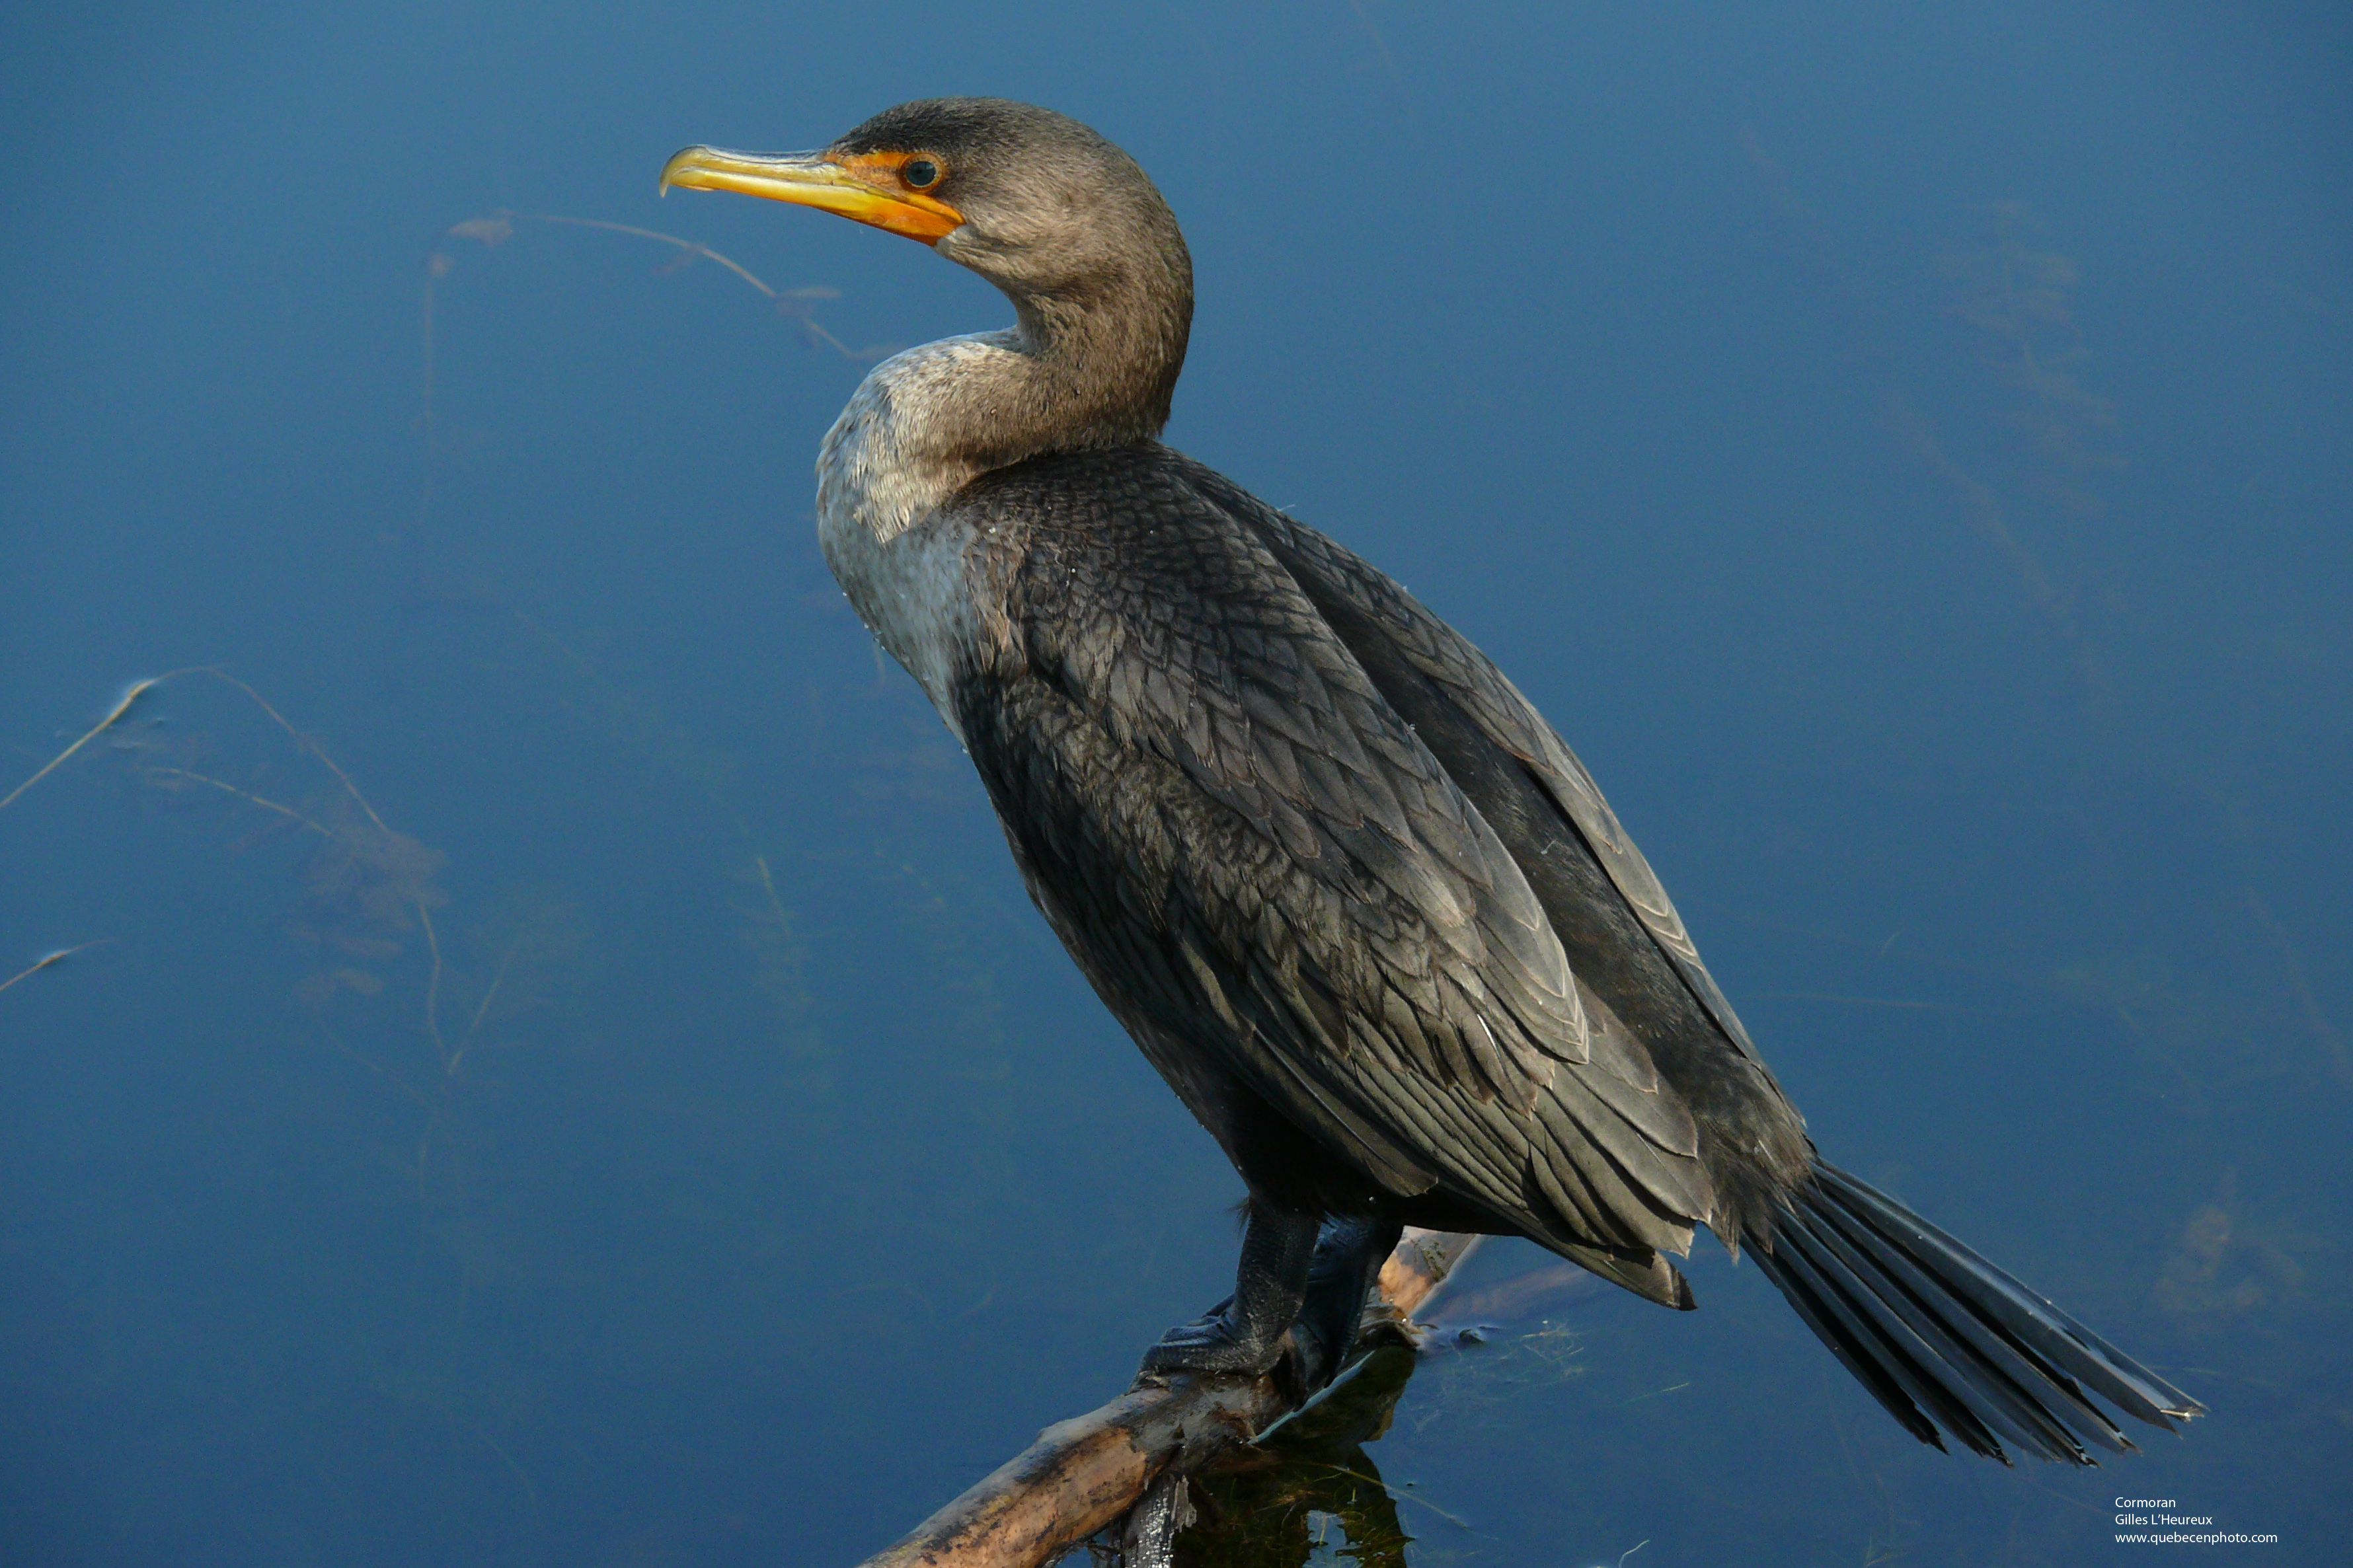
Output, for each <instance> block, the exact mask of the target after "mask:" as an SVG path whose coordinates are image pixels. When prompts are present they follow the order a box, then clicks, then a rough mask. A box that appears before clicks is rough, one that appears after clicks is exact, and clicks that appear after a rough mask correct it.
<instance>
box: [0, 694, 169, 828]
mask: <svg viewBox="0 0 2353 1568" xmlns="http://www.w3.org/2000/svg"><path fill="white" fill-rule="evenodd" d="M185 673H186V672H185V671H184V670H174V671H173V672H172V674H173V675H181V674H185ZM169 679H172V676H171V675H158V676H154V677H153V678H152V679H146V680H140V681H134V682H132V687H131V689H130V690H128V691H126V692H124V693H123V694H122V700H121V701H120V702H118V703H116V704H115V705H114V711H113V712H111V713H109V714H108V715H107V716H106V717H105V718H103V719H100V721H98V723H97V724H96V725H95V726H94V727H93V728H92V729H91V730H90V733H88V734H86V735H84V736H83V737H82V738H81V739H80V740H79V741H76V742H74V743H73V744H72V745H70V746H68V747H67V748H66V749H65V750H64V751H62V752H58V754H57V755H56V756H54V757H51V758H50V759H49V763H48V765H47V767H45V768H43V769H42V770H41V771H40V772H39V773H35V774H34V775H33V776H32V777H31V778H28V779H26V781H25V782H24V783H23V784H18V785H17V786H16V788H15V789H12V790H10V791H9V792H8V795H7V798H6V799H5V800H0V810H5V808H6V807H7V806H9V805H13V804H14V803H15V801H16V797H17V796H18V795H22V794H24V793H25V792H26V790H28V789H30V788H32V787H33V786H34V785H35V784H38V783H40V782H41V781H42V780H43V779H45V778H47V777H48V776H49V775H50V774H51V773H56V772H57V771H58V769H59V768H61V767H63V766H65V764H66V762H67V760H68V759H69V758H70V757H72V755H73V754H74V753H75V752H79V751H80V750H81V749H82V748H83V747H84V746H87V745H89V744H90V742H92V741H95V740H97V739H98V738H99V737H100V735H103V734H105V733H106V732H107V731H109V730H111V729H112V728H114V726H115V724H116V723H117V722H118V721H121V718H122V716H123V715H124V714H126V713H128V712H130V711H131V708H132V704H133V703H135V702H137V701H138V700H139V699H140V698H142V697H143V696H145V695H146V694H147V693H148V692H150V691H153V690H154V689H155V688H157V687H158V686H161V685H163V684H164V682H165V681H167V680H169Z"/></svg>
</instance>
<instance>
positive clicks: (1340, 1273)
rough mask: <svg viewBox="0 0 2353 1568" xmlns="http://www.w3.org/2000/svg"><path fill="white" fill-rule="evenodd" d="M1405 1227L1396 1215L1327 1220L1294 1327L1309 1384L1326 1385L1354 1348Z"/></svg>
mask: <svg viewBox="0 0 2353 1568" xmlns="http://www.w3.org/2000/svg"><path fill="white" fill-rule="evenodd" d="M1404 1229H1405V1227H1404V1226H1402V1225H1400V1224H1398V1222H1396V1221H1394V1220H1381V1219H1369V1218H1361V1217H1345V1218H1335V1219H1334V1220H1332V1221H1331V1222H1330V1223H1328V1224H1327V1225H1325V1226H1324V1232H1323V1236H1322V1237H1321V1238H1320V1239H1319V1240H1318V1241H1317V1243H1316V1246H1315V1259H1314V1264H1313V1265H1312V1266H1311V1267H1310V1268H1309V1269H1308V1273H1307V1299H1306V1301H1305V1303H1304V1304H1303V1306H1302V1307H1301V1308H1300V1311H1299V1324H1298V1327H1297V1328H1296V1329H1294V1330H1293V1334H1294V1336H1295V1337H1296V1340H1297V1342H1298V1345H1299V1362H1300V1370H1301V1372H1302V1373H1303V1374H1304V1375H1305V1378H1306V1381H1307V1386H1308V1387H1309V1388H1311V1389H1315V1388H1322V1387H1323V1386H1324V1384H1327V1383H1329V1382H1331V1381H1332V1379H1333V1378H1334V1377H1335V1376H1336V1375H1337V1374H1338V1373H1339V1371H1340V1365H1341V1363H1343V1362H1345V1361H1346V1360H1347V1359H1348V1352H1349V1351H1351V1350H1353V1349H1354V1348H1356V1329H1357V1326H1358V1325H1359V1324H1360V1323H1361V1322H1362V1321H1364V1316H1365V1299H1366V1296H1368V1295H1369V1294H1370V1293H1371V1291H1372V1289H1373V1281H1374V1280H1375V1279H1378V1278H1379V1276H1380V1272H1381V1265H1382V1264H1383V1263H1385V1262H1387V1261H1388V1256H1389V1254H1390V1253H1392V1252H1394V1251H1396V1250H1397V1244H1398V1237H1399V1236H1400V1235H1401V1234H1402V1233H1403V1232H1404Z"/></svg>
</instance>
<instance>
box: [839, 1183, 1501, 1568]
mask: <svg viewBox="0 0 2353 1568" xmlns="http://www.w3.org/2000/svg"><path fill="white" fill-rule="evenodd" d="M1479 1240H1480V1238H1479V1237H1475V1236H1471V1235H1467V1234H1462V1233H1458V1232H1453V1231H1417V1230H1409V1231H1408V1232H1407V1233H1406V1236H1405V1239H1404V1240H1402V1241H1400V1242H1399V1243H1398V1247H1397V1250H1396V1251H1395V1252H1393V1253H1391V1254H1390V1255H1389V1258H1388V1262H1386V1263H1384V1264H1383V1265H1382V1266H1381V1273H1380V1282H1379V1287H1378V1289H1379V1292H1380V1296H1381V1299H1382V1300H1384V1301H1386V1302H1387V1303H1388V1306H1389V1307H1390V1308H1391V1309H1392V1310H1394V1311H1395V1312H1396V1313H1397V1314H1398V1319H1399V1320H1400V1321H1405V1320H1408V1319H1409V1316H1410V1314H1411V1313H1412V1312H1413V1311H1414V1310H1417V1309H1418V1308H1419V1307H1421V1306H1422V1305H1423V1304H1424V1303H1426V1302H1428V1301H1429V1300H1430V1298H1431V1297H1432V1296H1434V1295H1436V1294H1437V1293H1438V1291H1439V1290H1440V1289H1441V1288H1442V1287H1443V1286H1444V1285H1445V1283H1446V1281H1447V1279H1448V1278H1449V1277H1450V1276H1451V1274H1452V1273H1453V1272H1454V1269H1455V1268H1456V1266H1457V1265H1459V1264H1460V1263H1461V1261H1462V1259H1463V1258H1465V1257H1467V1256H1468V1255H1469V1254H1470V1252H1471V1250H1472V1247H1475V1246H1476V1245H1477V1244H1478V1242H1479ZM1365 1348H1366V1346H1365V1344H1364V1343H1363V1342H1361V1341H1360V1342H1359V1343H1358V1345H1357V1349H1358V1350H1359V1351H1362V1350H1364V1349H1365ZM1341 1375H1342V1376H1343V1377H1345V1376H1346V1375H1348V1374H1347V1373H1345V1372H1344V1373H1342V1374H1341ZM1335 1381H1336V1380H1335ZM1297 1408H1298V1402H1297V1401H1296V1400H1294V1398H1293V1394H1292V1392H1291V1391H1290V1390H1289V1389H1288V1388H1287V1387H1286V1386H1285V1385H1284V1384H1283V1383H1282V1381H1281V1380H1279V1379H1278V1378H1276V1377H1275V1376H1274V1374H1273V1373H1268V1374H1266V1375H1264V1376H1261V1377H1256V1378H1244V1377H1238V1376H1217V1375H1208V1374H1203V1373H1174V1374H1168V1375H1166V1376H1154V1377H1152V1378H1149V1379H1145V1380H1139V1381H1138V1383H1137V1384H1136V1386H1135V1387H1134V1388H1132V1389H1130V1390H1129V1391H1128V1392H1127V1393H1126V1394H1122V1395H1121V1396H1120V1397H1119V1398H1117V1399H1114V1400H1113V1401H1112V1402H1111V1403H1110V1404H1108V1405H1103V1406H1102V1407H1101V1408H1099V1409H1095V1410H1091V1411H1089V1412H1088V1413H1087V1414H1086V1415H1077V1416H1073V1417H1071V1419H1070V1420H1068V1421H1062V1422H1058V1423H1056V1424H1055V1425H1054V1426H1049V1427H1047V1428H1046V1429H1045V1430H1044V1431H1043V1432H1041V1433H1039V1435H1038V1440H1037V1441H1036V1442H1034V1443H1032V1444H1030V1445H1029V1447H1028V1448H1026V1449H1024V1450H1023V1451H1022V1452H1021V1453H1019V1454H1018V1455H1016V1456H1015V1457H1014V1458H1011V1459H1010V1460H1008V1461H1007V1462H1006V1463H1005V1464H1003V1465H1001V1466H999V1467H998V1468H997V1469H996V1470H995V1471H994V1472H992V1473H991V1474H990V1475H988V1476H987V1478H986V1479H983V1480H981V1481H980V1482H979V1484H977V1485H976V1486H975V1487H973V1488H972V1489H970V1490H968V1491H966V1492H965V1494H964V1495H963V1496H962V1497H959V1498H957V1499H956V1500H955V1501H954V1502H951V1503H949V1504H948V1505H947V1506H946V1507H945V1508H944V1509H941V1510H939V1511H938V1512H937V1513H934V1515H932V1517H931V1518H929V1519H927V1520H925V1521H923V1523H922V1524H920V1525H918V1526H916V1527H915V1530H914V1531H913V1533H912V1534H910V1535H908V1536H907V1537H906V1538H905V1539H904V1540H902V1541H901V1542H899V1543H898V1544H897V1545H895V1546H892V1547H891V1548H889V1549H888V1550H886V1551H884V1552H880V1553H878V1554H876V1555H875V1556H872V1557H870V1558H868V1559H867V1560H866V1561H865V1563H861V1564H860V1568H918V1565H920V1568H1044V1564H1046V1563H1058V1562H1060V1561H1061V1559H1062V1557H1063V1555H1064V1554H1065V1553H1066V1552H1070V1551H1071V1550H1072V1549H1074V1548H1075V1547H1077V1546H1078V1545H1079V1544H1080V1543H1081V1542H1083V1541H1085V1540H1087V1539H1088V1538H1089V1537H1090V1536H1092V1535H1093V1534H1094V1533H1095V1532H1096V1531H1100V1530H1103V1529H1104V1528H1106V1527H1107V1526H1109V1525H1111V1524H1113V1523H1114V1522H1115V1521H1118V1520H1119V1519H1120V1518H1121V1517H1122V1516H1123V1515H1124V1514H1125V1513H1126V1512H1127V1510H1129V1509H1130V1508H1132V1507H1134V1505H1135V1503H1136V1501H1137V1500H1139V1499H1141V1498H1142V1497H1143V1496H1144V1495H1145V1493H1146V1492H1147V1491H1149V1490H1150V1489H1152V1488H1153V1487H1155V1486H1156V1485H1157V1484H1159V1483H1160V1482H1161V1481H1163V1480H1164V1479H1167V1478H1169V1477H1172V1476H1182V1475H1187V1474H1190V1473H1192V1472H1194V1471H1196V1470H1198V1469H1200V1468H1202V1467H1203V1466H1204V1465H1206V1464H1207V1463H1208V1462H1209V1461H1210V1460H1212V1459H1214V1458H1216V1457H1217V1456H1219V1454H1222V1453H1224V1452H1226V1451H1227V1450H1228V1449H1229V1448H1233V1447H1240V1446H1241V1445H1243V1444H1247V1443H1251V1442H1255V1441H1256V1440H1257V1439H1258V1438H1260V1437H1261V1436H1264V1435H1265V1434H1266V1432H1267V1431H1268V1429H1269V1428H1271V1427H1272V1426H1274V1425H1275V1424H1276V1423H1277V1422H1279V1421H1281V1420H1282V1418H1283V1417H1285V1416H1287V1415H1291V1414H1292V1413H1293V1411H1294V1410H1295V1409H1297Z"/></svg>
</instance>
